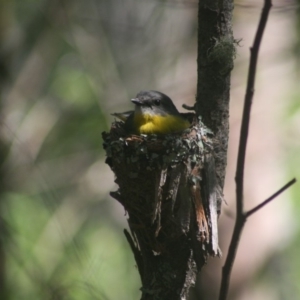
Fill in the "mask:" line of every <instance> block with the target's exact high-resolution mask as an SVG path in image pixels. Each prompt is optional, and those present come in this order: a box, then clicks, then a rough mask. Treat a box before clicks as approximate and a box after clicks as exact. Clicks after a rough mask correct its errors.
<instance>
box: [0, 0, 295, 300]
mask: <svg viewBox="0 0 300 300" xmlns="http://www.w3.org/2000/svg"><path fill="white" fill-rule="evenodd" d="M273 4H274V6H273V9H272V11H271V15H270V19H269V22H268V24H267V29H266V31H265V35H264V39H263V44H262V46H261V52H260V58H259V66H258V71H257V83H256V91H255V98H254V105H253V112H252V118H251V128H250V137H249V141H248V152H247V162H246V173H245V180H246V181H245V206H246V209H250V208H252V207H254V206H255V205H257V204H258V203H260V202H261V201H263V200H264V199H266V198H267V197H269V196H270V195H271V194H273V193H274V192H275V191H276V190H278V189H279V188H280V187H281V186H283V185H284V184H285V183H286V182H287V181H289V180H290V179H292V178H293V177H297V178H298V180H300V138H299V136H300V101H299V100H300V87H299V80H300V76H299V67H300V60H299V58H300V6H299V5H300V1H299V0H276V1H273ZM261 6H262V1H257V0H255V1H250V0H245V1H243V0H239V1H235V11H234V36H235V38H236V39H241V42H240V43H239V47H238V49H237V57H236V60H235V68H234V70H233V73H232V90H231V113H230V126H231V127H230V128H231V131H230V140H229V152H228V171H227V175H226V184H225V190H224V193H225V198H226V201H227V205H225V204H224V206H223V212H222V215H221V217H220V222H219V227H220V239H221V248H222V251H223V258H222V259H218V258H214V259H209V261H208V264H207V265H206V266H205V267H204V269H203V272H202V273H201V274H200V275H199V276H198V280H197V285H196V288H194V289H193V290H192V291H191V299H197V298H198V299H200V298H199V297H200V296H199V295H202V298H201V299H209V300H211V299H217V292H218V288H219V284H220V275H221V267H222V265H223V263H224V260H225V257H226V252H227V248H228V244H229V241H230V237H231V233H232V228H233V225H234V215H235V184H234V173H235V167H236V155H237V146H238V139H239V130H240V121H241V112H242V105H243V98H244V94H245V85H246V77H247V67H248V60H249V47H250V45H251V44H252V41H253V37H254V34H255V31H256V28H257V22H258V19H259V16H260V13H261ZM196 36H197V1H196V0H165V1H163V0H125V1H124V0H110V1H105V0H86V1H75V0H73V1H72V0H39V1H38V0H22V1H17V0H2V1H1V3H0V85H1V107H0V114H1V135H0V146H1V147H0V150H1V151H0V155H1V169H0V173H1V174H0V178H1V181H0V188H1V189H0V193H1V197H0V230H1V238H0V290H1V299H4V300H6V299H9V300H19V299H24V300H26V299H30V300H32V299H41V300H44V299H58V300H62V299H72V300H73V299H74V300H77V299H79V300H89V299H105V300H106V299H118V300H119V299H120V300H133V299H139V296H140V291H139V288H140V287H141V283H140V279H139V276H138V271H137V268H136V267H135V262H134V259H133V255H132V253H131V251H130V249H129V246H128V244H127V242H126V240H125V238H124V236H123V228H125V227H126V226H127V225H126V213H125V211H124V209H123V208H122V207H121V205H119V203H117V202H116V201H115V200H114V199H112V198H110V197H109V192H110V191H114V190H116V189H117V186H116V185H115V184H114V176H113V174H112V172H111V170H110V169H109V167H108V166H107V165H106V164H105V163H104V161H105V153H104V151H103V149H102V138H101V133H102V132H103V131H107V130H109V128H110V124H111V122H112V121H113V117H112V116H111V115H110V114H111V113H113V112H120V111H125V110H129V109H132V104H131V102H130V99H131V98H132V97H134V96H135V95H136V93H137V92H139V91H140V90H143V89H155V90H159V91H162V92H164V93H166V94H167V95H169V96H170V97H171V98H172V99H173V100H174V102H175V103H176V105H177V107H178V108H180V107H181V105H182V104H183V103H186V104H190V105H191V104H193V102H194V101H195V94H196V69H197V66H196V59H197V57H196V51H197V41H196ZM180 110H182V109H180ZM299 195H300V187H299V183H298V184H296V185H295V186H293V187H292V188H291V189H289V190H288V192H285V193H284V194H283V195H281V196H280V197H278V198H277V199H276V200H275V201H273V202H272V203H271V204H269V205H268V206H266V207H264V208H263V209H262V210H260V211H259V212H257V213H256V214H255V215H254V216H252V217H251V218H250V219H249V220H248V222H247V224H246V227H245V230H244V232H243V236H242V239H241V243H240V246H239V249H238V256H237V260H236V262H235V265H234V271H233V274H232V280H231V292H230V293H231V294H230V299H239V300H246V299H251V300H259V299H264V300H268V299H272V300H279V299H300V284H299V282H300V256H299V248H300V231H299V228H300V227H299V225H300V218H299V217H298V216H299V213H300V201H299ZM203 295H204V296H203Z"/></svg>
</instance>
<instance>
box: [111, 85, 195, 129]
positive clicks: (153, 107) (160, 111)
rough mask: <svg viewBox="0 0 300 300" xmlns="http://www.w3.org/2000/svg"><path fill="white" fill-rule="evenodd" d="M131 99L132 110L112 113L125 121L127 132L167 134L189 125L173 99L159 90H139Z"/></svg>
mask: <svg viewBox="0 0 300 300" xmlns="http://www.w3.org/2000/svg"><path fill="white" fill-rule="evenodd" d="M131 101H132V102H133V103H134V104H135V110H134V111H127V112H124V113H114V114H112V115H113V116H115V117H117V118H119V119H121V120H122V121H124V122H125V130H126V131H127V132H128V133H134V134H151V133H154V134H168V133H173V132H180V131H183V130H185V129H186V128H188V127H189V126H190V122H189V121H188V120H187V119H185V118H184V117H183V116H182V115H181V114H180V113H179V112H178V110H177V108H176V106H175V105H174V103H173V101H172V100H171V99H170V98H169V97H168V96H167V95H165V94H163V93H161V92H157V91H141V92H139V93H138V94H137V95H136V98H134V99H131Z"/></svg>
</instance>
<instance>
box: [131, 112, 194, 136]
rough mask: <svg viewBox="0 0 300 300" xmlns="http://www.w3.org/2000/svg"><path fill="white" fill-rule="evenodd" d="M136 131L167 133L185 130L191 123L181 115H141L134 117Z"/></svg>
mask: <svg viewBox="0 0 300 300" xmlns="http://www.w3.org/2000/svg"><path fill="white" fill-rule="evenodd" d="M134 123H135V127H136V131H137V132H138V133H140V134H151V133H154V134H167V133H172V132H177V131H183V130H184V129H186V128H188V127H189V126H190V123H189V122H188V121H186V120H184V119H183V118H181V117H180V116H171V115H170V116H160V115H159V116H151V115H145V114H144V115H139V116H135V117H134Z"/></svg>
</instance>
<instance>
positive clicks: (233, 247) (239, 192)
mask: <svg viewBox="0 0 300 300" xmlns="http://www.w3.org/2000/svg"><path fill="white" fill-rule="evenodd" d="M271 6H272V2H271V0H265V2H264V7H263V10H262V14H261V18H260V21H259V25H258V28H257V32H256V35H255V39H254V43H253V47H252V48H251V49H250V51H251V56H250V65H249V71H248V82H247V90H246V95H245V102H244V111H243V118H242V125H241V132H240V144H239V151H238V159H237V170H236V177H235V180H236V211H237V217H236V222H235V226H234V231H233V235H232V238H231V242H230V246H229V250H228V255H227V258H226V262H225V265H224V267H223V271H222V282H221V287H220V294H219V300H226V298H227V294H228V289H229V282H230V276H231V270H232V266H233V263H234V260H235V256H236V252H237V247H238V244H239V240H240V236H241V234H242V231H243V228H244V225H245V222H246V218H247V215H246V214H245V213H244V212H243V206H244V201H243V191H244V188H243V186H244V168H245V157H246V147H247V140H248V132H249V123H250V112H251V105H252V99H253V94H254V84H255V75H256V66H257V60H258V53H259V48H260V44H261V40H262V36H263V33H264V30H265V27H266V23H267V20H268V16H269V12H270V9H271Z"/></svg>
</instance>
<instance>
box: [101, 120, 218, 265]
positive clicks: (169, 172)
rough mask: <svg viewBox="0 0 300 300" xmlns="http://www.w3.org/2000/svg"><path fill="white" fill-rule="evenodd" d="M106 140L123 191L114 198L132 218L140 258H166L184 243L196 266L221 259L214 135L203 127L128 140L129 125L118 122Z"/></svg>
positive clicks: (130, 222) (195, 122)
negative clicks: (145, 255)
mask: <svg viewBox="0 0 300 300" xmlns="http://www.w3.org/2000/svg"><path fill="white" fill-rule="evenodd" d="M103 140H104V148H105V150H106V155H107V160H106V162H107V163H108V164H109V166H110V167H111V169H112V170H113V172H114V174H115V176H116V179H115V182H116V183H117V184H118V186H119V189H118V191H116V192H112V193H111V195H112V196H113V197H114V198H115V199H117V200H118V201H119V202H120V203H121V204H122V205H123V206H124V208H125V210H126V212H127V213H128V217H129V218H128V223H129V227H130V229H131V234H132V237H133V242H134V244H135V247H136V250H137V251H138V252H141V253H143V252H144V251H153V253H155V254H156V255H163V254H164V253H168V252H169V251H172V247H173V245H174V243H176V242H178V241H179V240H181V239H184V240H185V242H186V243H191V244H192V246H191V247H192V248H193V249H194V253H195V260H196V261H197V260H198V261H199V260H201V261H203V260H204V259H205V258H206V257H207V256H208V255H212V256H216V255H220V251H219V247H218V232H217V217H218V213H219V208H220V199H219V198H220V197H219V194H218V190H219V188H218V186H217V180H216V173H215V167H214V157H213V149H212V133H211V131H210V130H209V129H208V128H206V127H205V126H204V125H203V124H202V123H201V121H199V120H195V119H194V123H193V125H192V126H191V127H190V128H189V129H187V130H185V131H184V132H183V133H180V134H169V135H164V136H156V135H139V136H136V135H127V134H126V131H125V130H124V123H122V122H115V123H113V125H112V127H111V131H110V132H109V133H103ZM196 253H198V254H199V255H200V256H201V257H198V259H197V257H196V256H197V254H196Z"/></svg>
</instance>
